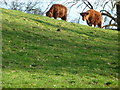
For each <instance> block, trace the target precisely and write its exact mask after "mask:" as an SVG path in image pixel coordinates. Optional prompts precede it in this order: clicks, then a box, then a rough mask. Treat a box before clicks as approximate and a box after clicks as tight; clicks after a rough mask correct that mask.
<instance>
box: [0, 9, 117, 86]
mask: <svg viewBox="0 0 120 90" xmlns="http://www.w3.org/2000/svg"><path fill="white" fill-rule="evenodd" d="M0 11H2V22H3V23H2V51H3V54H2V87H3V88H117V87H118V31H115V30H107V29H106V30H105V29H99V28H94V27H89V26H85V25H80V24H75V23H70V22H65V21H63V20H55V19H51V18H49V17H45V16H40V15H31V14H26V13H22V12H20V11H14V10H6V9H0Z"/></svg>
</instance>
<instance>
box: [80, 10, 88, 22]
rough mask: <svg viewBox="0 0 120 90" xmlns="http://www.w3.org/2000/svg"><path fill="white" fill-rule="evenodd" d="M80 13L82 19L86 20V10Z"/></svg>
mask: <svg viewBox="0 0 120 90" xmlns="http://www.w3.org/2000/svg"><path fill="white" fill-rule="evenodd" d="M80 15H81V16H82V20H83V21H85V20H88V18H89V13H88V12H82V13H80Z"/></svg>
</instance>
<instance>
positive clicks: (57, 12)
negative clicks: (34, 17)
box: [46, 4, 67, 21]
mask: <svg viewBox="0 0 120 90" xmlns="http://www.w3.org/2000/svg"><path fill="white" fill-rule="evenodd" d="M46 16H48V17H50V18H51V17H54V18H55V19H57V18H61V19H62V20H65V21H66V19H67V8H66V7H65V6H63V5H61V4H53V5H52V7H51V8H50V10H49V11H48V12H47V13H46Z"/></svg>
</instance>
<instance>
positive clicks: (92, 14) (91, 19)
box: [80, 9, 102, 28]
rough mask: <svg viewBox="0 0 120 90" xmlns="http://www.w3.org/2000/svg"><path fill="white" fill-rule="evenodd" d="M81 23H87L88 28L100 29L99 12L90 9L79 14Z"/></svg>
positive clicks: (100, 17)
mask: <svg viewBox="0 0 120 90" xmlns="http://www.w3.org/2000/svg"><path fill="white" fill-rule="evenodd" d="M80 15H81V16H82V20H83V21H85V20H86V21H87V24H88V25H89V26H92V25H94V27H95V26H96V25H98V27H99V28H102V15H101V13H100V12H98V11H95V10H93V9H90V10H88V11H86V12H82V13H80Z"/></svg>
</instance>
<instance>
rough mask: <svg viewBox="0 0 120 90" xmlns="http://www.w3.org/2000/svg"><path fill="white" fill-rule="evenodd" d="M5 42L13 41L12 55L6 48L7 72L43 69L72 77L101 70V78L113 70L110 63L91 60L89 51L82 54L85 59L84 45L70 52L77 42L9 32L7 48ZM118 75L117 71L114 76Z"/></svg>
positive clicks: (4, 61)
mask: <svg viewBox="0 0 120 90" xmlns="http://www.w3.org/2000/svg"><path fill="white" fill-rule="evenodd" d="M4 36H5V37H4ZM5 38H7V39H8V38H9V39H11V40H12V41H11V43H10V44H9V46H10V47H9V48H10V51H6V48H5V47H4V45H3V52H4V54H3V65H4V66H5V67H4V68H6V69H7V68H9V69H10V68H11V69H21V70H36V69H38V70H40V69H42V70H45V71H46V70H51V71H57V72H62V71H66V72H69V73H72V74H78V73H87V72H90V73H91V74H92V73H99V72H98V71H96V70H97V69H100V70H101V73H100V74H102V75H103V74H105V73H102V72H104V71H107V72H106V74H109V68H113V67H111V66H107V65H106V63H107V61H103V60H100V58H97V57H95V58H93V56H90V55H89V54H91V53H90V52H88V50H82V51H83V53H84V54H85V55H82V54H81V51H80V50H81V48H80V47H83V46H81V44H79V45H78V46H80V47H78V48H76V49H75V48H70V47H71V46H72V45H73V42H68V41H66V40H62V41H60V40H58V39H50V38H49V37H46V36H44V35H42V34H35V33H32V34H30V33H29V32H18V31H9V30H3V44H4V43H5V42H4V39H5ZM6 44H7V43H6ZM62 45H66V46H62ZM37 57H40V58H37ZM38 59H39V60H38ZM82 69H84V70H82ZM95 69H96V70H95ZM113 69H114V68H113ZM116 71H117V70H116V69H114V70H113V72H111V73H115V72H116Z"/></svg>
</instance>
